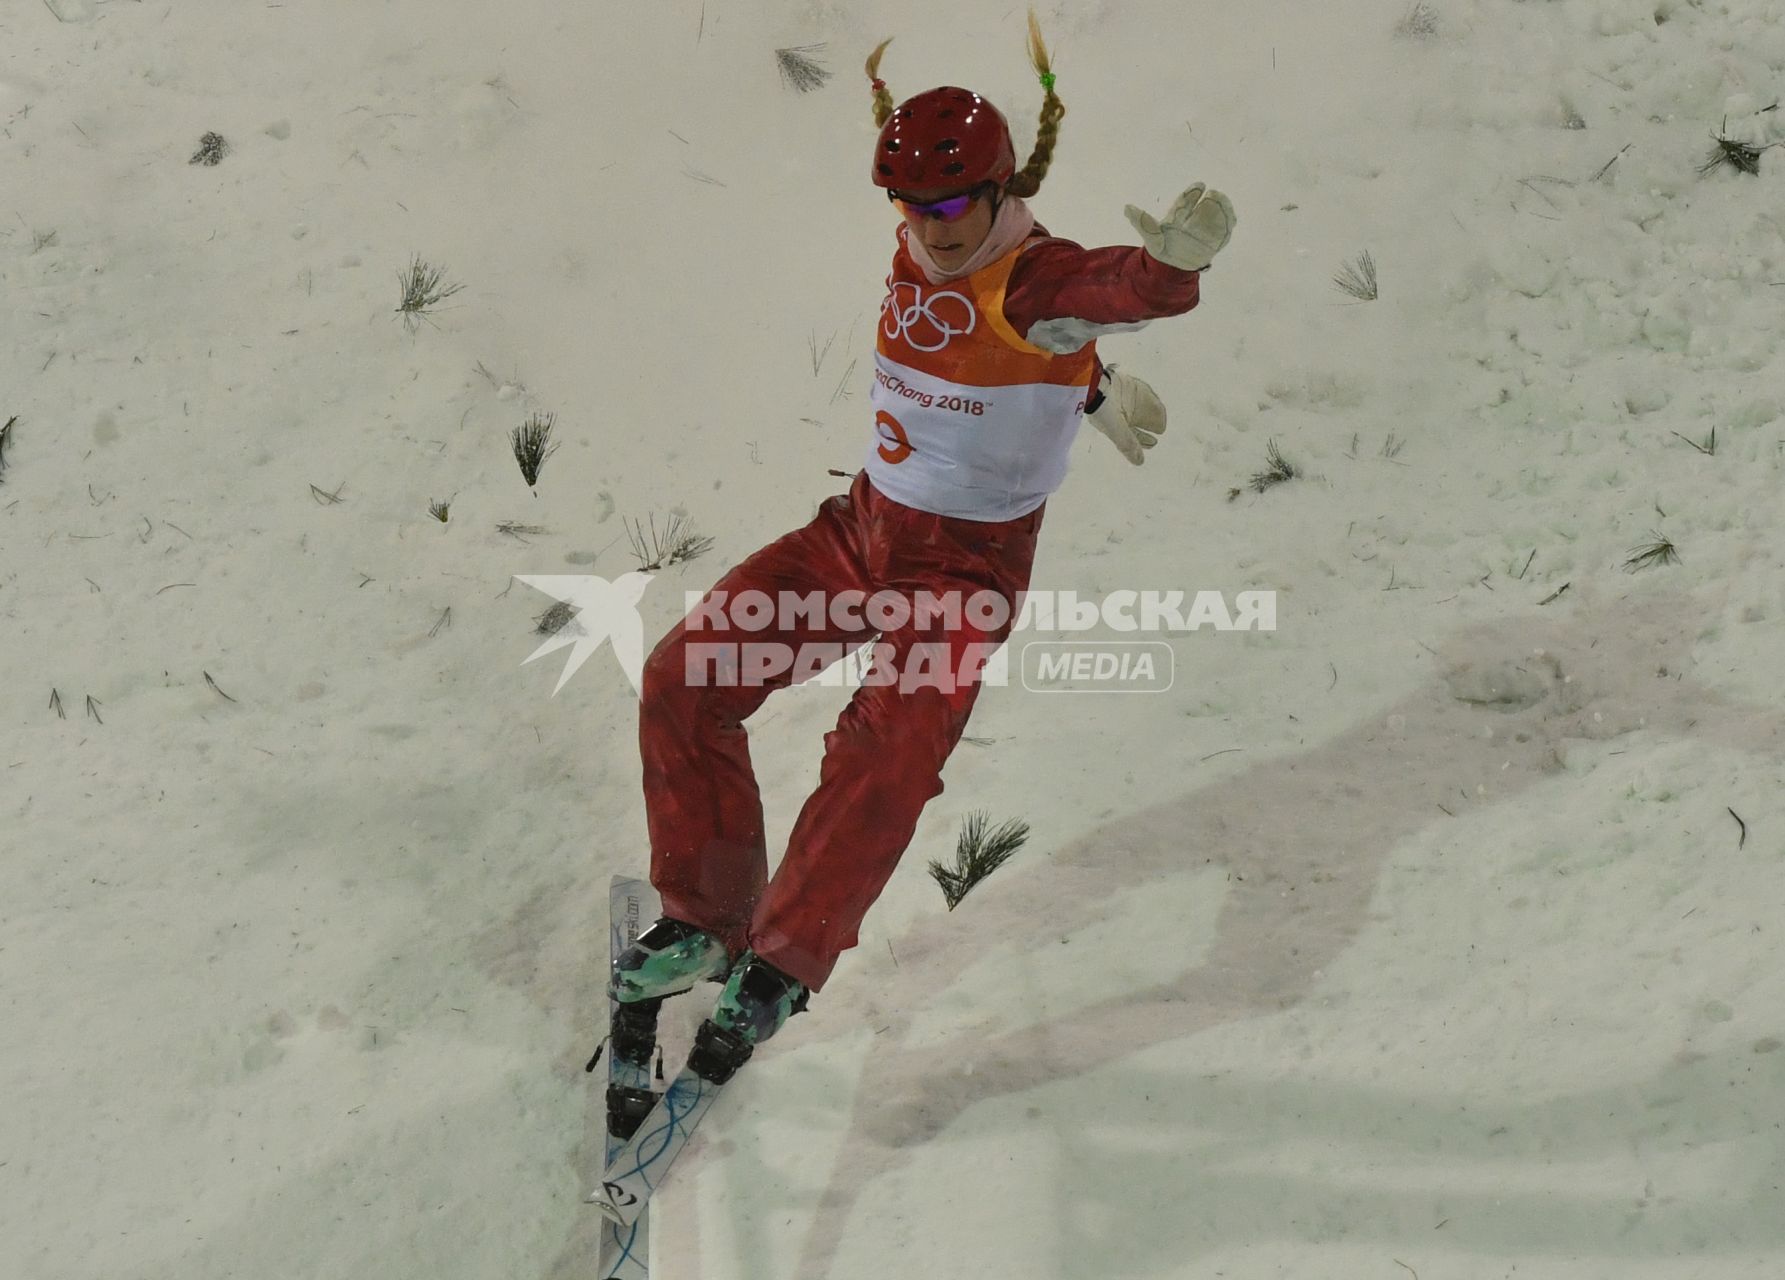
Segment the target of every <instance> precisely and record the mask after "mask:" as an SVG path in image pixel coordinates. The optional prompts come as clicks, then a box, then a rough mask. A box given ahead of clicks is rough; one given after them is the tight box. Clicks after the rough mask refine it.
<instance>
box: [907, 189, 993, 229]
mask: <svg viewBox="0 0 1785 1280" xmlns="http://www.w3.org/2000/svg"><path fill="white" fill-rule="evenodd" d="M887 196H888V198H889V199H890V200H891V201H892V202H893V203H894V204H896V205H898V206H899V209H900V210H901V211H902V212H903V213H904V215H905V216H906V217H907V218H934V219H936V220H937V221H938V222H953V221H955V220H956V219H957V218H960V217H962V216H964V215H965V214H966V212H967V210H968V209H970V208H972V207H973V202H974V201H975V200H977V199H978V198H979V193H978V192H977V191H969V192H968V193H967V194H966V195H962V196H950V197H949V198H948V199H946V200H935V201H932V202H931V203H929V204H920V203H918V202H917V201H915V200H903V199H900V198H899V197H898V196H895V195H893V194H892V193H891V192H888V193H887Z"/></svg>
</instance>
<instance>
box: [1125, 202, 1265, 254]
mask: <svg viewBox="0 0 1785 1280" xmlns="http://www.w3.org/2000/svg"><path fill="white" fill-rule="evenodd" d="M1123 212H1125V213H1126V214H1127V215H1128V221H1129V222H1132V223H1133V224H1134V229H1135V230H1136V231H1138V232H1140V238H1141V243H1142V244H1144V245H1146V247H1147V252H1148V253H1150V254H1152V255H1153V256H1154V257H1155V258H1157V259H1159V261H1161V262H1163V263H1165V264H1166V265H1168V266H1173V267H1177V268H1178V269H1179V270H1181V271H1201V270H1202V269H1203V268H1205V267H1207V266H1208V265H1209V261H1210V259H1212V258H1213V257H1214V256H1215V255H1216V254H1217V253H1219V252H1220V251H1221V246H1222V245H1224V244H1226V243H1227V237H1228V236H1230V235H1232V234H1233V226H1234V223H1235V222H1236V221H1237V219H1236V218H1235V217H1234V216H1233V204H1232V203H1231V202H1230V201H1229V200H1228V199H1227V197H1226V196H1224V195H1222V194H1221V193H1220V192H1219V191H1216V190H1214V189H1213V188H1206V189H1205V188H1204V186H1203V184H1202V183H1200V182H1199V183H1197V184H1196V185H1195V186H1193V187H1191V188H1189V189H1188V190H1186V191H1185V192H1184V193H1183V194H1182V195H1180V196H1179V197H1178V198H1177V200H1176V201H1174V202H1173V204H1172V206H1171V209H1170V210H1169V211H1168V212H1167V213H1166V215H1165V217H1164V218H1163V219H1162V220H1159V221H1155V220H1154V218H1153V215H1152V214H1150V213H1146V212H1144V211H1143V210H1141V209H1139V208H1137V207H1135V206H1134V205H1129V206H1128V207H1127V208H1126V209H1125V210H1123Z"/></svg>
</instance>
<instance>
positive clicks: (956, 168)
mask: <svg viewBox="0 0 1785 1280" xmlns="http://www.w3.org/2000/svg"><path fill="white" fill-rule="evenodd" d="M942 172H943V173H945V174H947V175H948V176H949V177H951V178H952V177H953V176H954V175H955V174H957V173H965V172H967V166H966V165H964V164H962V163H961V162H960V161H959V160H956V161H955V162H954V163H953V164H945V165H943V166H942Z"/></svg>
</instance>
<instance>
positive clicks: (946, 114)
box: [936, 107, 954, 120]
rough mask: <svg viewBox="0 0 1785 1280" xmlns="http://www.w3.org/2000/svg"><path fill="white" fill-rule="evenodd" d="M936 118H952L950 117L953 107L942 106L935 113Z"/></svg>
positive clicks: (952, 116) (952, 114)
mask: <svg viewBox="0 0 1785 1280" xmlns="http://www.w3.org/2000/svg"><path fill="white" fill-rule="evenodd" d="M936 118H937V119H938V120H952V119H954V108H953V107H943V108H942V110H940V111H938V112H937V113H936Z"/></svg>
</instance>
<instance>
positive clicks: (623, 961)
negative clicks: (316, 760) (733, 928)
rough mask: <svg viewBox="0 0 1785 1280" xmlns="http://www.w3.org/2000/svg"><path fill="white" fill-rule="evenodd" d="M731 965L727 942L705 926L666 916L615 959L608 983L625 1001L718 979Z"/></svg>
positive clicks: (674, 992) (651, 997)
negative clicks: (700, 926)
mask: <svg viewBox="0 0 1785 1280" xmlns="http://www.w3.org/2000/svg"><path fill="white" fill-rule="evenodd" d="M729 967H730V958H729V957H728V956H727V955H726V953H725V944H724V943H722V942H720V941H719V939H717V938H715V937H714V936H713V935H712V934H710V933H708V932H707V931H706V930H705V929H697V928H695V927H694V926H693V925H691V924H683V923H682V922H681V921H680V920H671V919H670V918H669V917H668V916H665V917H663V918H662V919H661V920H659V921H658V922H657V923H656V924H654V925H652V926H651V927H650V928H648V929H646V930H645V931H644V932H643V933H641V934H639V935H638V940H637V941H636V942H634V943H633V944H632V945H631V946H630V947H627V948H626V950H624V951H622V952H621V953H620V957H619V959H617V960H615V961H614V972H613V978H612V981H611V982H610V984H609V991H610V993H611V994H612V995H613V998H614V999H616V1000H618V1001H620V1002H621V1003H622V1004H631V1003H633V1002H635V1001H642V1000H660V999H662V998H664V997H665V996H674V995H680V994H681V993H682V992H684V991H687V990H688V989H689V988H690V987H692V986H694V984H695V983H697V982H700V981H701V980H702V979H708V978H710V979H712V980H713V981H715V982H716V981H719V980H720V979H722V978H724V976H725V971H726V969H727V968H729Z"/></svg>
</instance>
